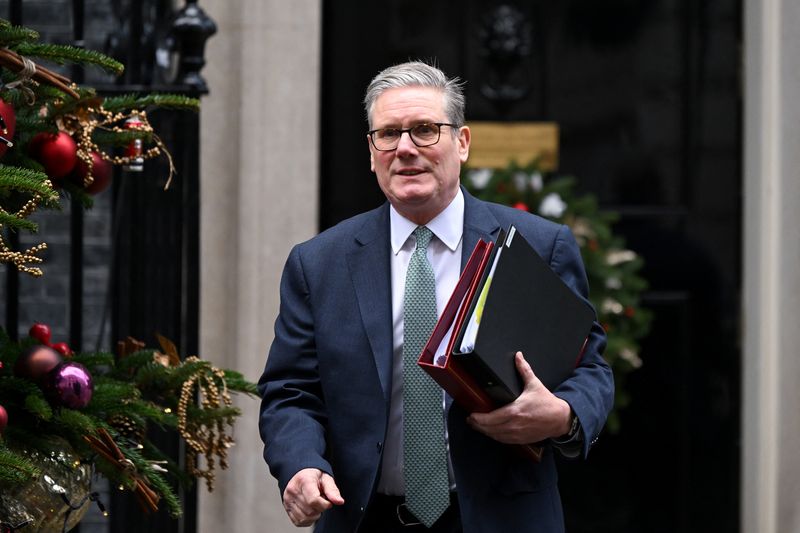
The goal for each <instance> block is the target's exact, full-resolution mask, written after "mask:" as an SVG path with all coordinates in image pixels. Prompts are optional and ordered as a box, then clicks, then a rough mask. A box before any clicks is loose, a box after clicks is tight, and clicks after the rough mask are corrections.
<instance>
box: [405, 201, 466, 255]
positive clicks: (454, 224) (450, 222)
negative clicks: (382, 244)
mask: <svg viewBox="0 0 800 533" xmlns="http://www.w3.org/2000/svg"><path fill="white" fill-rule="evenodd" d="M389 224H390V229H391V240H392V253H394V254H395V255H397V253H398V252H400V249H401V248H402V247H403V245H404V244H405V243H406V241H407V240H408V238H409V237H410V236H411V234H412V233H413V232H414V230H415V229H417V226H418V224H415V223H414V222H411V221H410V220H408V219H407V218H405V217H403V215H401V214H400V213H398V212H397V210H396V209H395V208H394V206H390V208H389ZM425 225H426V226H427V227H428V229H429V230H431V231H432V232H433V234H434V235H436V237H437V238H438V239H439V240H440V241H442V242H443V243H444V244H445V246H447V247H448V248H449V249H450V251H453V252H455V251H456V249H457V248H458V244H459V243H460V242H461V237H462V235H463V234H464V194H463V193H462V192H461V188H460V187H459V189H458V192H457V193H456V196H455V198H453V201H451V202H450V204H449V205H448V206H447V207H445V209H444V211H442V212H441V213H439V214H438V215H436V217H434V219H433V220H431V221H430V222H428V223H427V224H425Z"/></svg>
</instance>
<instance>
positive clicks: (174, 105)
mask: <svg viewBox="0 0 800 533" xmlns="http://www.w3.org/2000/svg"><path fill="white" fill-rule="evenodd" d="M150 106H155V107H159V108H163V109H181V110H187V111H198V110H199V109H200V100H198V99H197V98H190V97H188V96H183V95H180V94H150V95H145V96H140V95H135V94H127V95H122V96H115V97H112V98H106V100H105V101H104V102H103V108H104V109H106V110H108V111H111V112H114V113H118V112H121V111H130V110H133V109H142V108H145V107H150Z"/></svg>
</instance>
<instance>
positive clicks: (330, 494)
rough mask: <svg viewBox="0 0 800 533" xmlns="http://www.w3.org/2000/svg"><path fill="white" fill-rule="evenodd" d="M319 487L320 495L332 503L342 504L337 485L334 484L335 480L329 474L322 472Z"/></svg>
mask: <svg viewBox="0 0 800 533" xmlns="http://www.w3.org/2000/svg"><path fill="white" fill-rule="evenodd" d="M320 489H321V490H322V495H323V496H324V497H325V498H326V499H327V500H328V501H329V502H331V503H332V504H333V505H342V504H343V503H344V498H342V495H341V493H340V492H339V487H337V486H336V482H335V481H334V480H333V478H332V477H331V476H330V475H328V474H322V477H321V478H320Z"/></svg>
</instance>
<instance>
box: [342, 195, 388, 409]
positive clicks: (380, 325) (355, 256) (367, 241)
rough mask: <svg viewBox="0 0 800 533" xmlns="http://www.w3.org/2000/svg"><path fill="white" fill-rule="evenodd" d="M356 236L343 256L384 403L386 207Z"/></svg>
mask: <svg viewBox="0 0 800 533" xmlns="http://www.w3.org/2000/svg"><path fill="white" fill-rule="evenodd" d="M373 213H374V215H373V216H372V217H369V218H368V220H367V222H366V223H365V224H364V226H363V227H362V228H361V230H359V232H358V233H357V234H356V236H355V239H356V249H355V250H354V251H352V252H351V253H349V254H348V255H347V264H348V267H349V268H350V274H351V276H352V279H353V287H354V289H355V293H356V299H357V300H358V307H359V311H360V313H361V320H362V322H363V324H364V331H365V332H366V334H367V338H368V339H369V344H370V347H371V348H372V355H373V357H374V359H375V367H376V369H377V372H378V378H379V379H380V383H381V389H382V390H383V395H384V398H385V399H386V401H388V400H389V395H390V393H391V383H392V381H391V377H392V346H393V341H392V285H391V274H392V273H391V267H390V264H389V250H390V247H389V204H388V203H386V204H384V205H383V206H382V207H381V208H379V209H377V210H375V211H374V212H373Z"/></svg>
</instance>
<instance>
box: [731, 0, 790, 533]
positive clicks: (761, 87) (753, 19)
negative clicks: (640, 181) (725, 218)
mask: <svg viewBox="0 0 800 533" xmlns="http://www.w3.org/2000/svg"><path fill="white" fill-rule="evenodd" d="M798 24H800V4H799V3H798V2H796V1H795V0H761V1H759V2H757V1H755V0H752V1H746V2H745V124H744V128H745V146H744V150H745V181H744V206H745V220H744V235H745V239H744V240H745V242H744V257H743V262H744V271H745V286H744V300H743V314H744V319H743V323H744V355H743V370H742V372H743V377H742V379H743V385H744V406H745V407H744V412H743V421H744V429H743V435H744V448H743V453H742V470H743V482H742V502H743V504H742V509H743V514H742V531H747V532H749V531H759V532H762V533H776V532H782V531H800V509H798V507H797V494H798V492H800V459H798V457H797V453H796V450H797V449H798V447H800V418H798V416H797V407H798V405H800V393H798V388H797V381H798V377H800V359H799V358H798V357H797V346H798V345H800V328H798V327H797V323H798V319H797V317H798V316H800V276H798V272H800V271H799V270H798V269H799V268H800V239H798V238H797V230H796V228H797V226H798V225H800V211H798V209H797V206H798V205H800V180H798V173H797V169H798V168H800V151H798V149H797V148H798V146H800V103H798V101H797V95H798V94H800V35H798V33H797V31H796V28H797V26H798Z"/></svg>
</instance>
